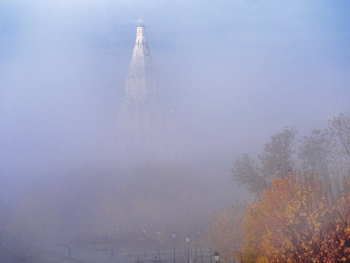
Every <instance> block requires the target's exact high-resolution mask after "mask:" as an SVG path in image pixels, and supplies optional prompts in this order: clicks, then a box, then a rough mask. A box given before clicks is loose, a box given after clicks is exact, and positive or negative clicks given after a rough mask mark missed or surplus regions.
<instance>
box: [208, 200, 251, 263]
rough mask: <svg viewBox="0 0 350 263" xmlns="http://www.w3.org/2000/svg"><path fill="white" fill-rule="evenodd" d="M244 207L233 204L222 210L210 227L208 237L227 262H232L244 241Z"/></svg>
mask: <svg viewBox="0 0 350 263" xmlns="http://www.w3.org/2000/svg"><path fill="white" fill-rule="evenodd" d="M244 207H245V206H244V205H243V204H240V203H231V204H230V205H228V206H227V207H225V208H224V209H222V210H221V211H220V212H219V213H218V215H217V217H216V218H215V220H214V221H213V222H212V224H211V225H210V227H209V231H208V236H209V239H210V242H211V244H212V246H213V248H214V249H215V250H217V251H218V252H219V253H220V257H221V259H222V260H224V261H225V262H230V261H231V259H232V258H233V257H234V255H235V253H236V251H237V250H238V249H239V247H240V244H241V242H242V240H243V231H242V228H241V222H242V219H243V218H242V215H243V211H244Z"/></svg>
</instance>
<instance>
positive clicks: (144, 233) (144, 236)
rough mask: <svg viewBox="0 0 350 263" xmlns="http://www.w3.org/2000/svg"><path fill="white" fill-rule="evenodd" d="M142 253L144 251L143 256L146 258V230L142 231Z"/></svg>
mask: <svg viewBox="0 0 350 263" xmlns="http://www.w3.org/2000/svg"><path fill="white" fill-rule="evenodd" d="M142 232H143V251H144V256H145V257H146V233H147V231H146V230H143V231H142Z"/></svg>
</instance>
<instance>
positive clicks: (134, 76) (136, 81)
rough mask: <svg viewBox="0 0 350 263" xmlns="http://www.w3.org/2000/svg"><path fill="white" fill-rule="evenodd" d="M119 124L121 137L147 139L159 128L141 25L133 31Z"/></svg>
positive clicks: (154, 78)
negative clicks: (132, 43) (133, 40)
mask: <svg viewBox="0 0 350 263" xmlns="http://www.w3.org/2000/svg"><path fill="white" fill-rule="evenodd" d="M119 122H120V125H121V127H122V129H123V130H124V133H125V134H126V135H130V136H132V137H135V136H136V137H140V136H141V137H145V136H146V137H148V135H149V134H151V133H154V131H155V130H158V131H159V129H161V128H162V123H163V111H162V108H161V106H160V103H159V99H158V92H157V76H156V73H155V70H154V68H153V63H152V59H151V54H150V51H149V48H148V44H147V40H146V28H145V26H144V25H142V22H141V23H140V25H139V26H138V27H137V31H136V42H135V47H134V51H133V54H132V58H131V63H130V66H129V70H128V73H127V76H126V80H125V99H124V102H123V105H122V107H121V111H120V115H119Z"/></svg>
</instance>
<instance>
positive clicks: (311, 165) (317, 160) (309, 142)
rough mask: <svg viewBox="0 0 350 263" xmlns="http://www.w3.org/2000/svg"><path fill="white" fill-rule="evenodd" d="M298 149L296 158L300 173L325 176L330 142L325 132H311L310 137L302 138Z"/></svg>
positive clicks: (328, 160)
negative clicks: (306, 172)
mask: <svg viewBox="0 0 350 263" xmlns="http://www.w3.org/2000/svg"><path fill="white" fill-rule="evenodd" d="M301 142H302V145H301V146H300V147H299V153H298V157H299V158H300V160H301V169H302V171H308V172H311V173H315V174H319V175H320V176H325V175H326V174H327V172H328V166H329V162H330V141H329V138H328V136H327V134H326V133H325V132H322V131H321V130H311V135H310V136H304V138H303V140H302V141H301Z"/></svg>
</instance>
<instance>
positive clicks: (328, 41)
mask: <svg viewBox="0 0 350 263" xmlns="http://www.w3.org/2000/svg"><path fill="white" fill-rule="evenodd" d="M140 14H141V16H142V20H143V24H144V25H145V26H146V33H147V39H148V44H149V47H150V51H151V55H152V58H153V63H154V66H155V69H156V72H157V75H158V78H159V84H160V85H159V94H160V97H161V100H162V103H163V105H164V107H165V108H170V107H173V108H174V109H175V113H176V115H177V117H178V119H179V120H180V121H181V122H182V123H184V124H185V125H188V126H189V127H191V130H192V132H193V134H196V135H197V136H194V137H196V143H197V144H198V145H200V146H198V149H199V150H198V151H199V153H198V154H204V155H206V156H208V155H210V154H213V155H215V154H216V153H218V152H221V153H224V154H225V155H227V156H228V157H227V158H231V159H232V160H233V159H234V158H235V157H237V156H238V155H239V154H240V153H242V152H246V151H247V152H254V149H255V148H258V149H259V150H260V149H261V148H262V146H263V144H264V143H265V142H266V140H268V138H269V137H270V136H271V135H272V134H274V133H276V132H279V131H281V130H282V129H283V127H284V126H295V127H297V128H298V129H299V131H300V132H301V133H306V132H307V131H308V130H309V129H311V128H312V127H313V125H315V126H316V127H319V128H323V127H324V126H325V124H326V119H327V117H328V116H329V115H328V107H329V106H332V103H333V104H334V103H335V102H334V101H336V100H335V99H333V98H334V96H335V92H332V89H333V90H336V93H337V97H338V104H339V108H341V110H342V111H343V112H345V113H349V112H350V107H349V100H350V87H349V83H350V30H349V28H350V2H349V1H301V0H300V1H299V0H293V1H277V0H276V1H255V0H248V1H244V0H239V1H238V0H237V1H233V0H230V1H222V0H218V1H203V0H200V1H199V0H197V1H182V0H176V1H160V0H159V1H130V0H128V1H111V0H99V1H97V0H96V1H93V0H91V1H89V0H85V1H83V0H81V1H78V0H71V1H68V0H67V1H50V0H46V1H45V0H43V1H35V0H25V1H13V0H12V1H4V0H1V1H0V145H1V148H0V172H1V173H2V177H3V178H7V176H9V175H12V174H14V173H18V174H21V176H22V175H26V174H31V173H35V171H37V170H40V169H44V168H45V169H46V170H49V171H51V170H52V171H54V170H55V168H56V167H60V168H62V166H65V165H66V166H73V167H77V168H79V167H84V166H85V165H86V164H87V163H91V162H94V161H95V160H96V159H99V158H101V157H100V156H102V155H103V156H106V155H108V145H110V144H109V141H110V140H113V136H114V135H113V134H114V133H113V132H114V129H115V127H116V126H117V125H116V118H117V111H118V109H119V107H120V104H121V101H122V99H123V96H124V79H125V76H126V72H127V69H128V66H129V62H130V59H131V55H132V51H133V46H134V42H135V36H136V27H137V25H138V24H139V18H140ZM332 101H333V102H332ZM232 163H233V162H232ZM48 167H49V168H48Z"/></svg>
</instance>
